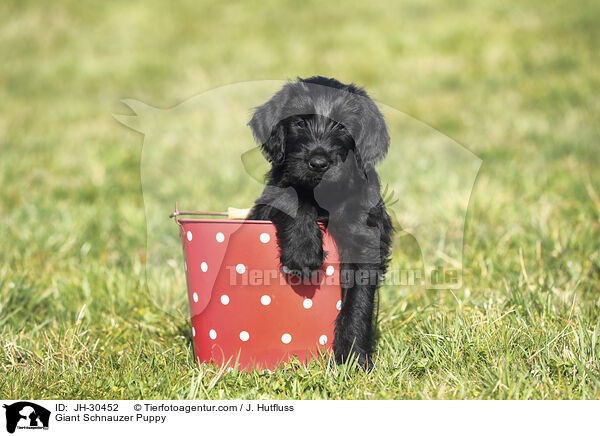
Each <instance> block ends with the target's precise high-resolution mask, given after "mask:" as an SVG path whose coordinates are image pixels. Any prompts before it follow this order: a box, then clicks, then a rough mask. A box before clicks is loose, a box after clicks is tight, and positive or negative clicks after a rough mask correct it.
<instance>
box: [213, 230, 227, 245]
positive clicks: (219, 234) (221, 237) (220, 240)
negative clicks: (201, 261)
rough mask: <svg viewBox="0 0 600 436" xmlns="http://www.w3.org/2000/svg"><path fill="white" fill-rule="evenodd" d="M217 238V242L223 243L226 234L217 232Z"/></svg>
mask: <svg viewBox="0 0 600 436" xmlns="http://www.w3.org/2000/svg"><path fill="white" fill-rule="evenodd" d="M215 238H216V239H217V242H219V243H221V242H223V241H224V240H225V235H224V234H223V233H221V232H219V233H217V234H216V236H215Z"/></svg>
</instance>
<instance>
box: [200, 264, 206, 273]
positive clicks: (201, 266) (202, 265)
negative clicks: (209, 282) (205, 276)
mask: <svg viewBox="0 0 600 436" xmlns="http://www.w3.org/2000/svg"><path fill="white" fill-rule="evenodd" d="M200 269H201V270H202V272H206V271H208V264H207V263H206V262H202V263H201V264H200Z"/></svg>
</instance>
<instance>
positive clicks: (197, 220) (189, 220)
mask: <svg viewBox="0 0 600 436" xmlns="http://www.w3.org/2000/svg"><path fill="white" fill-rule="evenodd" d="M177 221H178V222H179V223H181V224H194V223H197V224H203V223H205V224H206V223H219V224H237V225H240V224H271V225H272V224H273V221H268V220H239V219H237V220H234V219H223V218H216V219H213V218H179V219H178V220H177Z"/></svg>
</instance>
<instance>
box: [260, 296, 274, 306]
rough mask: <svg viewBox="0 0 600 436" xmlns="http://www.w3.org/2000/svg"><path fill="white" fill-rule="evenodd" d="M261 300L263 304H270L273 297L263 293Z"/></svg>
mask: <svg viewBox="0 0 600 436" xmlns="http://www.w3.org/2000/svg"><path fill="white" fill-rule="evenodd" d="M260 302H261V303H262V305H263V306H268V305H269V304H271V297H269V296H268V295H263V296H262V297H260Z"/></svg>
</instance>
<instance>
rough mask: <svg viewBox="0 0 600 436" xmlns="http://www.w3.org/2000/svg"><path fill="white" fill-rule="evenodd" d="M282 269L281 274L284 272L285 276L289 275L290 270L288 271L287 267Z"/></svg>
mask: <svg viewBox="0 0 600 436" xmlns="http://www.w3.org/2000/svg"><path fill="white" fill-rule="evenodd" d="M282 269H283V272H284V273H285V274H289V273H290V271H291V270H290V269H289V268H288V267H287V266H285V265H283V268H282Z"/></svg>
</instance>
